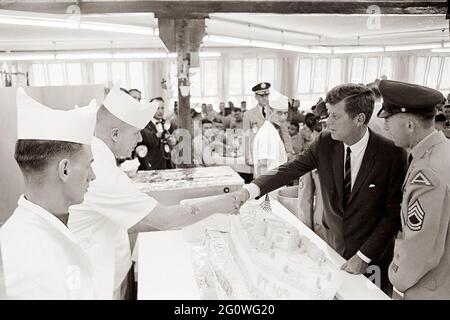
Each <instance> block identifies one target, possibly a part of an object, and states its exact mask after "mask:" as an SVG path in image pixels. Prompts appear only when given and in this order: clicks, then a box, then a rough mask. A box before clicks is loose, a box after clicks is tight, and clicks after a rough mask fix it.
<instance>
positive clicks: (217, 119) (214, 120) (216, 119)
mask: <svg viewBox="0 0 450 320" xmlns="http://www.w3.org/2000/svg"><path fill="white" fill-rule="evenodd" d="M213 122H215V123H223V121H222V119H220V118H214V119H213Z"/></svg>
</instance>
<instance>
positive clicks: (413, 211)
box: [406, 200, 425, 231]
mask: <svg viewBox="0 0 450 320" xmlns="http://www.w3.org/2000/svg"><path fill="white" fill-rule="evenodd" d="M424 218H425V212H424V211H423V209H422V207H421V206H420V203H419V200H416V201H415V202H414V203H413V204H412V205H410V206H409V207H408V218H407V219H406V225H407V226H408V228H410V229H411V230H412V231H420V230H421V229H422V225H423V221H424Z"/></svg>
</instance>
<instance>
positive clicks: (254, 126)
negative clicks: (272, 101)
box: [243, 82, 270, 166]
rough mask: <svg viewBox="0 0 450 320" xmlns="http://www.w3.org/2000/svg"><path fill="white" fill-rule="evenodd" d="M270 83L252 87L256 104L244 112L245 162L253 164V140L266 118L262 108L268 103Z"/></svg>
mask: <svg viewBox="0 0 450 320" xmlns="http://www.w3.org/2000/svg"><path fill="white" fill-rule="evenodd" d="M269 89H270V83H268V82H261V83H258V84H257V85H256V86H254V87H253V88H252V91H253V92H254V93H255V98H256V101H258V104H257V105H256V107H254V108H253V109H251V110H248V111H246V112H245V113H244V119H243V129H244V134H245V162H246V163H247V164H248V165H250V166H253V154H252V153H253V152H252V150H253V141H254V139H255V135H256V133H257V132H258V129H259V128H261V127H262V125H263V124H264V121H265V119H266V111H265V110H264V108H265V107H266V106H268V105H269V94H270V91H269Z"/></svg>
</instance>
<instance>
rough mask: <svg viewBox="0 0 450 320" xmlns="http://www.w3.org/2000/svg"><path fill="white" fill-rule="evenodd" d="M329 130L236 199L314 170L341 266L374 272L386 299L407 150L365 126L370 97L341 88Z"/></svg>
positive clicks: (331, 106) (331, 99) (330, 99)
mask: <svg viewBox="0 0 450 320" xmlns="http://www.w3.org/2000/svg"><path fill="white" fill-rule="evenodd" d="M326 102H327V109H328V113H329V117H328V120H327V125H328V129H329V131H327V132H322V133H321V134H320V135H319V136H318V137H317V138H316V139H315V140H314V142H313V143H312V144H311V146H310V147H309V148H308V149H307V150H306V151H304V152H303V153H302V154H300V155H298V156H297V157H296V159H294V160H292V161H290V162H287V163H285V164H284V165H281V166H280V167H278V168H276V169H274V170H272V171H271V172H269V173H267V174H265V175H262V176H260V177H259V178H258V179H256V180H254V181H253V183H251V184H249V185H246V186H244V188H243V190H241V191H240V192H241V201H242V202H244V201H246V200H247V199H248V198H254V197H257V196H262V195H264V194H266V193H268V192H270V191H272V190H275V189H277V188H280V187H282V186H284V185H286V184H288V183H289V182H291V181H293V180H294V179H297V178H299V177H300V176H302V175H304V174H306V173H307V172H310V171H312V170H314V169H316V168H317V169H318V173H319V179H320V184H321V189H322V194H323V205H324V216H323V225H324V227H325V229H326V231H325V233H326V240H327V242H328V243H329V245H330V246H331V247H333V248H334V249H335V250H336V251H337V252H338V253H339V254H341V255H342V256H343V257H344V258H345V259H347V260H348V261H347V262H346V263H345V264H344V265H343V266H342V267H341V268H342V269H344V270H346V271H347V272H349V273H354V274H359V273H365V272H366V271H367V268H368V266H369V264H375V265H378V266H379V267H380V269H381V288H382V289H383V291H385V292H386V293H388V294H390V293H391V292H392V291H391V289H392V286H391V285H390V283H389V280H388V278H387V269H388V266H389V263H390V261H391V260H392V255H393V244H394V238H395V235H396V234H397V232H398V230H399V228H400V203H401V199H402V191H401V188H402V183H403V180H404V178H405V169H406V153H405V151H404V150H403V149H401V148H399V147H396V146H395V145H394V143H393V142H391V141H389V140H387V139H385V138H384V137H382V136H380V135H378V134H376V133H374V132H373V131H371V130H370V129H368V127H367V123H368V122H369V119H370V118H371V116H372V112H373V107H374V95H373V92H372V91H371V90H370V89H369V88H367V87H365V86H363V85H355V84H346V85H341V86H338V87H335V88H333V89H332V90H331V91H330V92H328V93H327V97H326Z"/></svg>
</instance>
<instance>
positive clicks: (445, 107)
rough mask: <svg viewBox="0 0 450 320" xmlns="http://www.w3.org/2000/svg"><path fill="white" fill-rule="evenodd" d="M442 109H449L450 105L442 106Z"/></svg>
mask: <svg viewBox="0 0 450 320" xmlns="http://www.w3.org/2000/svg"><path fill="white" fill-rule="evenodd" d="M442 108H443V109H447V108H450V104H446V105H444V106H443V107H442Z"/></svg>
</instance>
